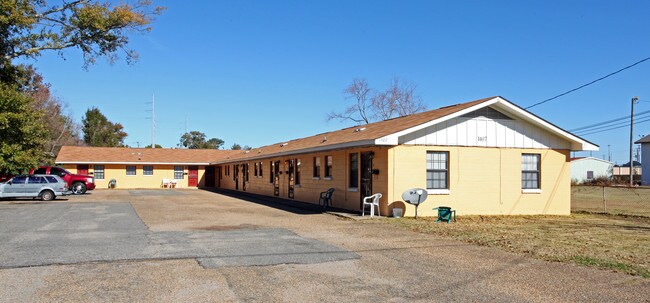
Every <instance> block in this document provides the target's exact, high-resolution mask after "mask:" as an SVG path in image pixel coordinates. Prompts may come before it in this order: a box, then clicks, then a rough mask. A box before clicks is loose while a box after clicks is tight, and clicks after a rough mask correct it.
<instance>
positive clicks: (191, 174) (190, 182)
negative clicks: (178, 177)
mask: <svg viewBox="0 0 650 303" xmlns="http://www.w3.org/2000/svg"><path fill="white" fill-rule="evenodd" d="M187 170H188V173H187V186H189V187H197V186H199V167H198V166H188V167H187Z"/></svg>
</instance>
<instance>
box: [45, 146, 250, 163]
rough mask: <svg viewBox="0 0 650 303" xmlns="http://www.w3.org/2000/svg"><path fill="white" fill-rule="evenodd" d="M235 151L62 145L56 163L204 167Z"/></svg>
mask: <svg viewBox="0 0 650 303" xmlns="http://www.w3.org/2000/svg"><path fill="white" fill-rule="evenodd" d="M236 152H238V151H233V150H216V149H171V148H128V147H90V146H63V147H61V151H60V152H59V155H58V156H57V157H56V163H98V164H100V163H143V164H149V163H151V164H154V163H166V164H207V163H210V162H213V161H218V160H220V159H222V158H226V157H227V156H228V155H231V154H234V153H236Z"/></svg>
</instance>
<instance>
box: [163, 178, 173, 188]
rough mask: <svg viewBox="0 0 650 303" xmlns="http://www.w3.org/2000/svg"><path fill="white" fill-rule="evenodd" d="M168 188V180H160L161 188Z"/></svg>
mask: <svg viewBox="0 0 650 303" xmlns="http://www.w3.org/2000/svg"><path fill="white" fill-rule="evenodd" d="M170 186H171V185H170V183H169V179H162V188H169V187H170Z"/></svg>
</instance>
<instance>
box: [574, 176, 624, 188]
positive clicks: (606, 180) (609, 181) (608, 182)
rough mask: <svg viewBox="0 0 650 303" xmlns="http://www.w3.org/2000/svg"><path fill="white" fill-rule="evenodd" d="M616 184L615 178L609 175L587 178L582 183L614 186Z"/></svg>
mask: <svg viewBox="0 0 650 303" xmlns="http://www.w3.org/2000/svg"><path fill="white" fill-rule="evenodd" d="M614 184H616V183H615V182H614V180H612V179H611V178H608V177H598V178H594V179H591V180H585V181H583V182H582V185H591V186H612V185H614Z"/></svg>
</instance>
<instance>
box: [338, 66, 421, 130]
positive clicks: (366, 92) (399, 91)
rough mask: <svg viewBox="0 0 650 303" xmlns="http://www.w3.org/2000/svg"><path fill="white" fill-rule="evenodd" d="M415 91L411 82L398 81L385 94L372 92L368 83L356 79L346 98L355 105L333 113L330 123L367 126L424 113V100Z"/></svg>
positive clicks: (414, 86)
mask: <svg viewBox="0 0 650 303" xmlns="http://www.w3.org/2000/svg"><path fill="white" fill-rule="evenodd" d="M416 88H417V86H416V85H415V84H413V83H412V82H408V81H402V80H400V79H399V78H397V77H395V78H393V80H392V81H391V84H390V86H389V87H388V88H387V89H386V90H383V91H379V92H377V91H375V90H373V89H371V88H369V86H368V82H367V81H366V80H365V79H355V80H353V81H352V84H350V85H349V86H348V87H347V88H346V89H345V90H344V91H343V94H344V95H345V97H346V99H352V100H354V101H355V103H356V104H352V105H350V106H348V107H347V108H346V109H345V111H344V112H342V113H337V112H332V113H330V114H329V115H328V120H332V119H339V120H352V121H354V122H357V123H361V122H363V123H366V124H367V123H370V122H373V121H381V120H386V119H391V118H396V117H401V116H405V115H410V114H414V113H418V112H422V111H425V110H426V109H427V108H426V106H425V105H424V104H423V103H422V99H421V98H420V97H419V96H417V95H416V94H415V90H416Z"/></svg>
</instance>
